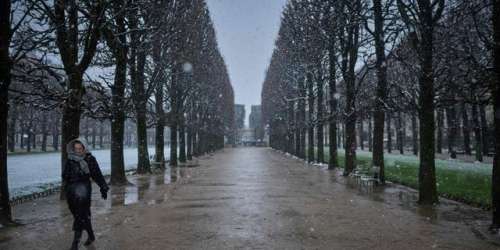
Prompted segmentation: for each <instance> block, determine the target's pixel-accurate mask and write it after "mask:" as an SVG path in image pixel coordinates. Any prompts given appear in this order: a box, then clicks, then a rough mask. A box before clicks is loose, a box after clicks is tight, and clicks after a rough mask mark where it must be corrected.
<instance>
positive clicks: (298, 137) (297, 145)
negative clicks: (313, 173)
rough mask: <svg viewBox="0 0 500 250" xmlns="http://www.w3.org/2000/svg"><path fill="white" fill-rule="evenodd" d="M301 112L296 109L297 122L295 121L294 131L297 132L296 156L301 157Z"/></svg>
mask: <svg viewBox="0 0 500 250" xmlns="http://www.w3.org/2000/svg"><path fill="white" fill-rule="evenodd" d="M299 117H300V112H299V111H294V118H295V122H294V132H295V156H297V157H300V156H301V153H300V152H301V151H300V150H301V148H302V147H301V145H300V142H301V141H300V139H301V137H300V132H301V128H300V124H301V122H300V118H299Z"/></svg>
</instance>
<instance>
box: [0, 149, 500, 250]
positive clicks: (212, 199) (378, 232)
mask: <svg viewBox="0 0 500 250" xmlns="http://www.w3.org/2000/svg"><path fill="white" fill-rule="evenodd" d="M200 161H202V160H200ZM197 166H199V165H197V164H193V165H181V166H178V167H175V168H166V169H165V170H164V171H156V172H155V173H153V174H150V175H143V176H131V177H129V181H130V185H127V186H121V187H113V188H112V190H111V194H110V199H108V200H107V201H103V200H101V199H100V197H99V192H98V189H97V188H94V193H93V202H94V206H93V212H95V213H96V215H95V216H94V217H93V218H94V222H95V228H96V229H97V234H98V238H99V240H98V242H97V243H96V246H97V249H106V250H108V249H120V250H121V249H173V248H176V249H248V248H252V249H432V248H437V249H497V248H498V245H497V243H496V242H495V240H492V239H491V238H492V237H491V236H489V235H487V234H485V232H484V229H486V228H487V225H486V224H485V223H488V222H489V219H490V218H489V213H487V212H485V211H482V210H480V209H477V208H474V207H471V206H467V205H465V204H461V203H458V202H453V201H449V200H446V199H441V203H440V204H439V205H437V206H431V207H422V206H418V205H417V198H418V196H417V193H416V191H415V190H413V189H410V188H406V187H403V186H399V185H393V184H389V185H386V186H369V185H364V184H363V183H361V182H359V180H353V179H350V178H345V177H342V176H341V173H340V171H328V170H326V169H324V168H318V167H316V166H312V165H308V164H304V162H302V161H298V160H293V159H290V158H287V157H285V156H283V154H281V153H278V152H276V151H271V150H269V149H262V148H236V149H225V150H224V151H223V152H220V153H218V154H215V155H214V156H213V158H208V157H207V158H206V159H204V160H203V167H202V168H196V167H197ZM193 173H196V174H193ZM186 180H189V181H186ZM179 183H183V184H185V185H178V184H179ZM173 190H175V192H174V191H173ZM30 206H32V207H30ZM54 206H59V210H56V212H54ZM16 212H18V213H19V214H20V215H21V217H23V218H25V219H26V221H27V222H32V221H30V219H34V221H37V220H40V219H39V218H33V216H34V215H38V216H40V218H45V220H47V221H44V222H43V223H36V224H34V223H31V224H30V225H29V226H27V227H26V228H25V229H19V230H17V231H11V232H10V233H9V234H7V235H6V236H5V237H7V236H9V237H12V239H10V240H9V239H5V238H4V239H1V236H0V248H2V246H8V247H11V248H12V249H29V247H28V248H26V247H25V246H33V245H36V244H45V245H44V247H43V249H58V247H57V246H56V247H52V248H51V246H54V244H55V243H51V242H57V241H59V242H66V243H67V244H69V243H70V240H71V235H70V226H71V216H70V215H69V213H68V209H67V207H66V205H65V203H64V202H60V201H58V200H57V199H48V200H43V201H42V200H40V202H39V203H38V204H34V205H33V204H30V205H26V206H25V205H24V204H23V205H21V206H19V207H18V208H16ZM30 214H31V215H30ZM54 214H58V215H59V214H65V216H64V217H63V218H62V219H57V218H54ZM29 216H32V218H29ZM44 216H45V217H44ZM50 216H52V217H50ZM56 216H57V215H56ZM47 218H52V219H47ZM59 225H63V227H62V228H63V229H62V231H60V232H58V233H57V234H52V235H45V234H44V231H46V228H51V229H54V228H58V226H59ZM56 230H57V229H56ZM64 230H66V231H64ZM17 232H20V233H19V234H17ZM0 235H1V234H0ZM47 239H48V240H47ZM2 241H4V242H6V243H2ZM51 244H52V245H51ZM23 247H24V248H23ZM11 248H9V249H11Z"/></svg>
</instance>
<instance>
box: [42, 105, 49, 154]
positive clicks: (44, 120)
mask: <svg viewBox="0 0 500 250" xmlns="http://www.w3.org/2000/svg"><path fill="white" fill-rule="evenodd" d="M41 125H42V131H41V132H42V151H43V152H47V134H48V131H47V115H46V114H42V124H41Z"/></svg>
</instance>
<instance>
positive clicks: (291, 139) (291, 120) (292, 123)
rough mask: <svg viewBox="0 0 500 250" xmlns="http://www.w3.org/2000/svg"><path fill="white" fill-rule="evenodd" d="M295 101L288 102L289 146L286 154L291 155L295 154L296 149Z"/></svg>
mask: <svg viewBox="0 0 500 250" xmlns="http://www.w3.org/2000/svg"><path fill="white" fill-rule="evenodd" d="M294 106H295V102H294V101H288V102H287V117H286V118H287V135H286V136H287V145H286V152H287V153H289V154H295V151H294V150H295V149H294V143H295V138H294V132H295V112H294V110H293V109H294Z"/></svg>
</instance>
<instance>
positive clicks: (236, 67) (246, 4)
mask: <svg viewBox="0 0 500 250" xmlns="http://www.w3.org/2000/svg"><path fill="white" fill-rule="evenodd" d="M207 2H208V8H209V10H210V15H211V17H212V20H213V22H214V24H215V29H216V31H217V40H218V43H219V48H220V50H221V53H222V55H223V56H224V59H225V61H226V65H227V67H228V70H229V76H230V78H231V83H232V85H233V88H234V92H235V102H236V103H237V104H245V106H246V107H245V110H246V114H247V124H248V114H249V113H250V105H253V104H260V91H261V89H262V83H263V81H264V76H265V71H266V69H267V66H268V65H269V60H270V58H271V55H272V52H273V49H274V41H275V39H276V36H277V34H278V29H279V25H280V18H281V11H282V10H283V7H284V6H285V4H286V2H287V0H207Z"/></svg>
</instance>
